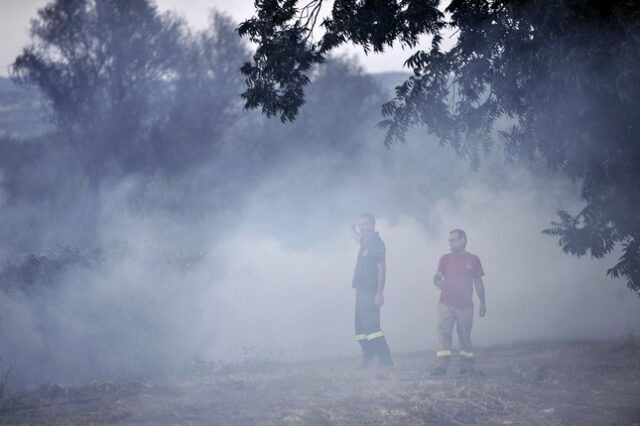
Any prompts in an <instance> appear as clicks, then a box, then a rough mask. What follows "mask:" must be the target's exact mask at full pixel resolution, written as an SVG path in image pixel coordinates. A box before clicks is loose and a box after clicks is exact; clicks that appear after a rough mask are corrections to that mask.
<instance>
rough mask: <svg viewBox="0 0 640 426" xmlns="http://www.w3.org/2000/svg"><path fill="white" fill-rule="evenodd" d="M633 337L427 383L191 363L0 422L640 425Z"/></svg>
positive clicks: (426, 361)
mask: <svg viewBox="0 0 640 426" xmlns="http://www.w3.org/2000/svg"><path fill="white" fill-rule="evenodd" d="M637 349H638V346H637V339H636V340H634V341H626V340H624V341H622V340H621V341H615V342H600V343H598V342H573V343H554V344H551V343H547V344H545V343H535V344H519V345H515V346H510V347H502V348H487V349H485V350H479V351H478V353H479V358H478V367H479V369H481V370H482V372H483V374H477V375H474V376H471V377H458V376H457V375H456V373H455V371H453V372H452V374H451V375H450V376H448V377H446V378H443V379H438V380H435V379H431V378H430V377H429V376H428V374H427V370H428V368H429V367H430V363H431V358H430V356H429V355H427V354H405V355H402V354H400V355H396V360H395V361H396V368H394V369H393V370H389V371H387V370H375V369H374V370H355V369H354V367H355V366H356V365H357V360H356V359H349V358H345V359H332V360H325V361H316V362H306V363H297V364H286V363H281V362H280V363H279V362H275V361H273V360H265V361H260V360H258V359H247V360H245V361H239V362H235V363H232V364H225V365H219V364H212V363H203V362H200V363H196V364H194V365H193V366H191V368H190V369H189V371H188V372H183V373H181V374H176V375H174V376H171V377H164V378H150V379H149V380H148V381H146V382H144V383H143V382H129V383H112V382H103V383H92V384H87V385H84V386H76V387H66V386H62V385H60V384H49V385H47V386H43V387H41V388H40V389H38V390H36V391H33V392H29V393H23V394H17V395H12V396H11V397H9V398H5V399H4V400H3V401H1V405H0V423H2V424H149V425H161V424H167V425H169V424H181V425H190V424H249V425H252V424H256V425H258V424H259V425H263V424H266V425H334V424H335V425H341V424H363V425H364V424H366V425H425V424H427V425H469V424H474V425H561V424H563V425H564V424H580V425H600V424H639V425H640V408H638V407H640V368H638V367H639V366H638V356H637V355H638V352H637Z"/></svg>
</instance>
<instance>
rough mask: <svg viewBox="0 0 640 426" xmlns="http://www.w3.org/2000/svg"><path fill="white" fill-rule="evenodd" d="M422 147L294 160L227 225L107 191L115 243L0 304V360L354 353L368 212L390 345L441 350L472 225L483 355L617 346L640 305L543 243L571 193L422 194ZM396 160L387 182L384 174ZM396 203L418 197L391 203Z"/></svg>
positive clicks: (145, 360)
mask: <svg viewBox="0 0 640 426" xmlns="http://www.w3.org/2000/svg"><path fill="white" fill-rule="evenodd" d="M425 149H426V148H421V147H419V146H417V145H414V144H412V145H410V146H409V147H405V148H402V149H399V150H392V151H390V152H384V151H382V150H383V148H382V147H378V146H376V145H375V144H372V147H371V150H370V151H372V152H371V153H370V154H368V155H367V156H366V157H365V158H367V159H368V160H363V161H364V162H365V163H367V164H368V166H370V168H369V171H366V168H364V167H363V168H361V169H360V170H359V171H360V172H361V173H354V174H347V175H345V176H342V177H341V178H340V179H339V180H337V179H334V178H332V176H331V175H329V174H327V173H322V172H321V170H323V169H325V170H330V169H331V167H330V166H329V165H328V164H324V163H323V160H319V159H298V160H296V161H292V163H291V164H288V165H287V166H286V167H283V168H281V169H278V171H277V173H276V175H275V176H273V175H271V176H267V177H265V179H264V180H263V182H262V183H261V184H260V185H259V186H258V187H255V188H236V189H237V190H238V191H244V192H245V193H246V197H247V200H248V202H247V204H246V207H245V208H243V209H240V210H237V211H236V212H235V213H234V215H235V216H236V217H235V221H234V222H233V223H234V225H233V226H232V227H231V228H227V229H222V230H220V228H219V225H218V224H217V223H216V222H217V221H216V220H215V219H214V217H213V216H212V219H211V220H210V221H208V220H207V219H203V220H199V221H197V222H191V223H188V222H183V221H181V220H180V214H178V215H177V216H176V215H175V214H172V215H165V214H157V213H154V212H153V211H150V210H147V209H144V208H143V209H142V210H140V209H139V208H138V209H137V211H136V209H134V210H132V209H131V207H130V203H128V202H127V200H128V199H129V198H130V197H131V195H132V194H134V193H136V192H137V191H139V188H137V186H139V185H140V182H137V181H135V180H132V181H130V182H128V183H124V184H120V185H118V186H116V187H114V188H113V189H111V190H110V191H108V192H107V194H106V195H105V199H104V200H103V201H102V203H101V204H102V205H103V206H104V207H103V213H102V214H101V217H102V218H103V219H102V220H103V222H102V223H101V226H100V229H101V233H100V237H99V238H100V241H101V243H100V245H101V246H104V247H116V248H115V249H113V250H112V252H111V253H112V254H111V255H108V256H107V260H106V261H103V262H101V263H100V264H99V265H98V266H95V267H79V268H74V269H71V271H70V272H69V273H66V274H64V275H63V276H61V277H59V278H58V280H57V282H59V284H58V285H57V286H56V287H54V288H53V289H49V290H44V293H43V294H41V295H40V296H39V297H38V298H36V300H39V301H38V302H36V303H34V302H33V301H30V300H27V299H25V298H24V297H22V296H20V295H19V294H15V293H14V294H5V296H4V297H3V298H2V302H1V303H2V309H1V310H0V312H2V314H1V315H2V318H1V323H2V324H3V329H2V340H3V347H2V353H1V354H0V356H1V357H2V363H3V364H4V365H5V366H7V365H12V366H14V371H15V374H16V380H18V381H23V382H25V383H33V382H41V381H46V380H58V381H73V380H88V379H91V378H96V377H98V378H100V377H111V376H113V375H122V374H128V375H130V374H147V373H149V372H153V371H157V370H158V369H161V370H162V369H166V368H170V367H172V366H173V367H175V366H179V365H183V363H184V362H186V361H188V360H189V359H193V358H199V359H204V360H223V361H225V362H229V361H238V360H243V359H247V358H249V359H276V360H297V359H309V358H311V359H314V358H322V357H329V356H334V355H350V356H355V355H356V354H357V349H358V348H357V345H356V344H355V342H354V341H353V330H352V328H353V326H352V322H353V318H352V316H353V303H354V294H353V290H352V289H351V275H352V273H353V267H354V264H355V257H356V251H357V248H356V246H355V244H354V243H353V241H351V239H350V238H349V237H348V229H349V225H350V223H351V222H352V221H353V220H354V218H355V216H356V215H357V214H358V213H359V212H360V211H363V210H373V211H374V212H376V213H377V214H378V230H379V232H380V234H381V236H382V238H383V239H384V240H385V242H386V244H387V264H388V266H387V268H388V277H387V287H386V304H385V306H384V307H383V316H382V318H383V320H382V321H383V329H384V330H385V333H386V334H387V337H388V340H389V343H390V345H391V348H392V350H393V351H396V352H406V351H416V350H429V351H430V350H432V349H434V347H435V343H436V334H435V305H436V303H437V298H438V293H437V291H436V289H435V287H434V286H433V285H432V284H431V277H432V275H433V273H434V271H435V267H436V265H437V260H438V258H439V256H440V255H441V254H443V253H444V252H446V236H447V233H448V231H449V230H450V229H452V228H454V227H462V228H464V229H466V230H467V232H468V235H469V246H468V248H469V250H470V251H471V252H473V253H476V254H478V255H479V256H480V257H481V259H482V261H483V266H484V269H485V272H486V277H485V285H486V289H487V300H488V314H487V317H486V318H483V319H476V322H475V325H474V327H475V334H474V339H475V343H476V344H477V345H479V346H483V345H491V344H503V343H509V342H513V341H518V340H523V339H579V338H610V337H614V336H620V335H625V334H626V333H628V332H629V330H630V329H632V327H634V326H635V324H637V323H638V320H639V319H640V307H639V306H638V303H637V300H636V299H635V298H634V297H630V296H631V295H629V294H627V290H626V289H625V286H624V284H623V283H622V282H619V281H613V280H609V279H607V278H605V277H604V273H605V269H606V266H605V264H606V262H594V261H591V260H589V259H586V258H585V259H575V258H571V257H568V256H565V255H562V254H561V253H560V251H559V248H558V247H557V244H556V242H555V241H554V239H552V238H549V237H546V236H543V235H542V234H541V233H540V230H541V229H543V228H544V227H546V226H547V224H548V220H549V218H550V217H552V215H553V213H554V211H555V209H557V208H558V207H564V208H569V207H572V206H575V205H578V204H579V201H578V200H574V199H571V197H569V196H568V195H567V194H568V191H567V189H568V188H570V187H571V185H572V184H571V183H570V182H565V181H563V180H562V179H558V178H534V177H532V176H531V175H529V174H528V173H526V172H518V173H517V174H515V175H514V178H513V182H512V183H511V184H509V185H511V186H512V187H511V188H502V189H495V188H492V187H491V185H489V184H488V183H487V178H488V177H490V175H488V174H486V173H485V172H483V171H481V172H480V173H474V172H471V171H468V170H466V165H464V164H463V165H461V166H452V171H454V172H455V173H456V174H458V175H457V180H458V182H459V184H458V185H457V187H455V189H454V190H453V191H452V192H451V193H450V194H449V195H448V196H444V197H439V196H436V195H433V194H432V193H431V194H430V193H426V192H425V197H422V198H418V197H419V193H420V190H421V189H422V188H424V187H425V185H430V184H433V183H434V182H433V181H434V180H436V181H437V179H434V178H433V177H432V175H431V173H430V172H429V171H428V170H424V174H423V175H421V176H416V175H413V173H412V172H411V170H415V169H416V167H417V166H418V164H421V162H422V161H423V160H422V158H423V157H422V155H424V154H425V151H424V150H425ZM377 152H382V153H384V156H379V155H378V154H377ZM436 155H438V156H442V157H443V158H442V160H446V159H447V157H448V156H449V153H447V151H445V150H438V151H436ZM387 156H388V157H390V158H391V159H392V161H393V162H395V163H396V164H395V166H394V167H393V169H392V170H391V168H385V167H379V166H380V162H382V163H383V164H384V163H386V162H387V161H388V158H387ZM309 172H312V173H311V174H312V175H313V176H312V177H311V178H310V177H308V174H309ZM390 174H393V176H391V175H390ZM405 174H406V175H405ZM198 179H202V178H201V177H200V178H197V177H196V175H194V179H193V182H197V181H198ZM314 182H316V184H314ZM408 182H411V183H408ZM407 185H409V186H407ZM435 187H437V184H436V185H435ZM398 192H404V193H413V196H410V197H407V198H405V199H403V200H399V198H398V195H397V194H398ZM203 194H206V192H205V193H203ZM550 195H551V196H550ZM203 196H205V197H206V195H203ZM405 212H420V213H421V214H418V215H415V214H407V213H405ZM225 223H229V222H226V221H225ZM52 238H53V237H52ZM57 238H60V236H59V235H58V236H57ZM119 243H120V244H124V246H122V247H119V246H118V244H119ZM176 259H177V260H176ZM185 264H186V265H187V267H184V265H185ZM425 356H430V352H429V353H427V354H425Z"/></svg>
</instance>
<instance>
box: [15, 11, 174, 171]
mask: <svg viewBox="0 0 640 426" xmlns="http://www.w3.org/2000/svg"><path fill="white" fill-rule="evenodd" d="M181 37H182V28H181V25H180V22H179V21H177V20H175V19H172V18H171V17H170V16H160V15H159V14H158V13H157V11H156V9H155V7H154V6H153V5H152V4H150V3H149V2H148V1H146V0H133V1H122V0H104V1H103V0H100V1H97V0H93V1H84V0H56V1H53V2H51V3H49V4H47V5H46V6H45V7H44V8H43V9H40V10H39V11H38V18H37V19H34V20H33V21H32V27H31V40H32V43H31V45H29V46H28V47H26V48H25V49H24V50H23V52H22V54H21V55H20V56H18V57H17V58H16V60H15V62H14V64H13V67H12V73H13V77H14V79H15V80H17V81H18V82H21V83H24V84H32V85H36V86H38V87H39V88H40V90H41V91H42V92H43V93H44V95H45V97H46V98H47V99H48V100H49V101H50V102H51V105H52V111H53V114H54V118H55V121H56V123H57V124H58V126H59V128H60V129H61V130H62V131H63V132H64V133H65V134H66V135H67V136H68V137H69V140H70V141H72V142H73V144H74V145H75V147H76V151H77V152H78V154H79V157H80V161H81V162H82V163H83V165H84V166H85V167H86V170H87V172H88V173H90V174H92V175H97V176H102V175H104V173H106V171H107V170H108V169H109V168H114V167H116V168H124V169H132V168H134V167H137V166H139V164H138V161H139V159H140V158H144V154H145V152H144V150H145V148H146V147H145V145H144V143H143V140H144V136H145V134H146V132H147V130H148V128H149V126H150V125H151V124H152V121H153V118H154V117H153V116H151V115H150V114H147V112H148V111H150V110H151V105H152V104H154V103H155V102H159V101H161V99H159V95H160V94H161V91H160V90H158V89H157V85H158V82H159V81H161V80H162V79H164V78H167V77H170V76H171V75H172V74H173V73H174V70H173V64H174V63H175V62H176V61H177V60H178V58H179V55H180V54H181V51H182V46H181Z"/></svg>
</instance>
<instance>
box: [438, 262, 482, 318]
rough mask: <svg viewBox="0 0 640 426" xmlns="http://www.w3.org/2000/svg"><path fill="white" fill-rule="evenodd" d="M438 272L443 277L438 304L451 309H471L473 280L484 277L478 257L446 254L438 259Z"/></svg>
mask: <svg viewBox="0 0 640 426" xmlns="http://www.w3.org/2000/svg"><path fill="white" fill-rule="evenodd" d="M438 272H440V273H441V274H442V275H443V276H444V286H443V287H442V291H441V292H440V303H444V304H445V305H448V306H451V307H452V308H472V307H473V279H474V278H480V277H482V276H483V275H484V271H483V270H482V265H481V264H480V259H479V258H478V256H476V255H475V254H471V253H463V254H455V253H447V254H445V255H443V256H442V257H441V258H440V262H439V263H438Z"/></svg>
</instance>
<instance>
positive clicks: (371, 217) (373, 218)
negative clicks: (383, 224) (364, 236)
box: [360, 212, 376, 225]
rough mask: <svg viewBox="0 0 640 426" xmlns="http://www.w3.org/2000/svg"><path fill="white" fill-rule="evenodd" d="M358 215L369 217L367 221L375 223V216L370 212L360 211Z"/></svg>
mask: <svg viewBox="0 0 640 426" xmlns="http://www.w3.org/2000/svg"><path fill="white" fill-rule="evenodd" d="M360 217H366V218H367V219H369V222H371V224H372V225H375V224H376V217H375V216H374V215H372V214H371V213H367V212H365V213H362V214H360Z"/></svg>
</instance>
